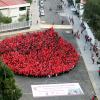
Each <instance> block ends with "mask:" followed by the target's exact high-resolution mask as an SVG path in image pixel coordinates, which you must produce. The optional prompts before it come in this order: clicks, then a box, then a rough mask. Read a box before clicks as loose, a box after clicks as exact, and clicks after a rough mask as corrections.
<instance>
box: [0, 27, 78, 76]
mask: <svg viewBox="0 0 100 100" xmlns="http://www.w3.org/2000/svg"><path fill="white" fill-rule="evenodd" d="M0 56H1V58H2V61H3V62H4V63H6V64H7V65H8V67H9V68H10V69H11V70H13V71H14V72H15V73H16V74H20V75H25V76H39V77H41V76H53V75H58V74H60V73H63V72H65V71H69V70H71V69H72V68H74V67H75V65H76V64H77V62H78V60H79V54H78V53H77V52H76V50H75V48H74V47H73V46H72V44H71V43H69V42H68V41H65V40H63V38H62V37H60V36H59V35H58V33H57V32H55V31H54V29H53V28H50V29H48V30H45V31H42V32H41V31H40V32H33V33H27V34H26V35H23V34H21V35H19V36H16V37H11V38H7V39H5V40H3V41H1V42H0Z"/></svg>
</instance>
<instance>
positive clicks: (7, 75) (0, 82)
mask: <svg viewBox="0 0 100 100" xmlns="http://www.w3.org/2000/svg"><path fill="white" fill-rule="evenodd" d="M13 77H14V74H13V72H12V71H11V70H10V69H9V68H8V67H7V66H6V65H5V64H4V63H2V62H1V61H0V100H18V99H19V98H20V97H21V96H22V93H21V90H20V89H19V88H18V87H17V86H16V85H15V79H14V78H13Z"/></svg>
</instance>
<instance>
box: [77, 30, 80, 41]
mask: <svg viewBox="0 0 100 100" xmlns="http://www.w3.org/2000/svg"><path fill="white" fill-rule="evenodd" d="M76 37H77V38H78V39H80V35H79V30H77V32H76Z"/></svg>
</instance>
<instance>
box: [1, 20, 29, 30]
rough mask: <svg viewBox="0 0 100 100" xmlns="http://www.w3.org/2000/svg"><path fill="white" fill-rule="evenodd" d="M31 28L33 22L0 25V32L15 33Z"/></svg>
mask: <svg viewBox="0 0 100 100" xmlns="http://www.w3.org/2000/svg"><path fill="white" fill-rule="evenodd" d="M30 26H31V21H24V22H18V23H10V24H1V25H0V32H6V31H13V30H18V29H23V28H28V27H30Z"/></svg>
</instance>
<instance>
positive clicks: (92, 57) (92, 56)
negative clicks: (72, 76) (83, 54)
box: [91, 53, 95, 64]
mask: <svg viewBox="0 0 100 100" xmlns="http://www.w3.org/2000/svg"><path fill="white" fill-rule="evenodd" d="M91 59H92V63H93V64H94V62H95V57H94V54H93V53H92V55H91Z"/></svg>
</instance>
